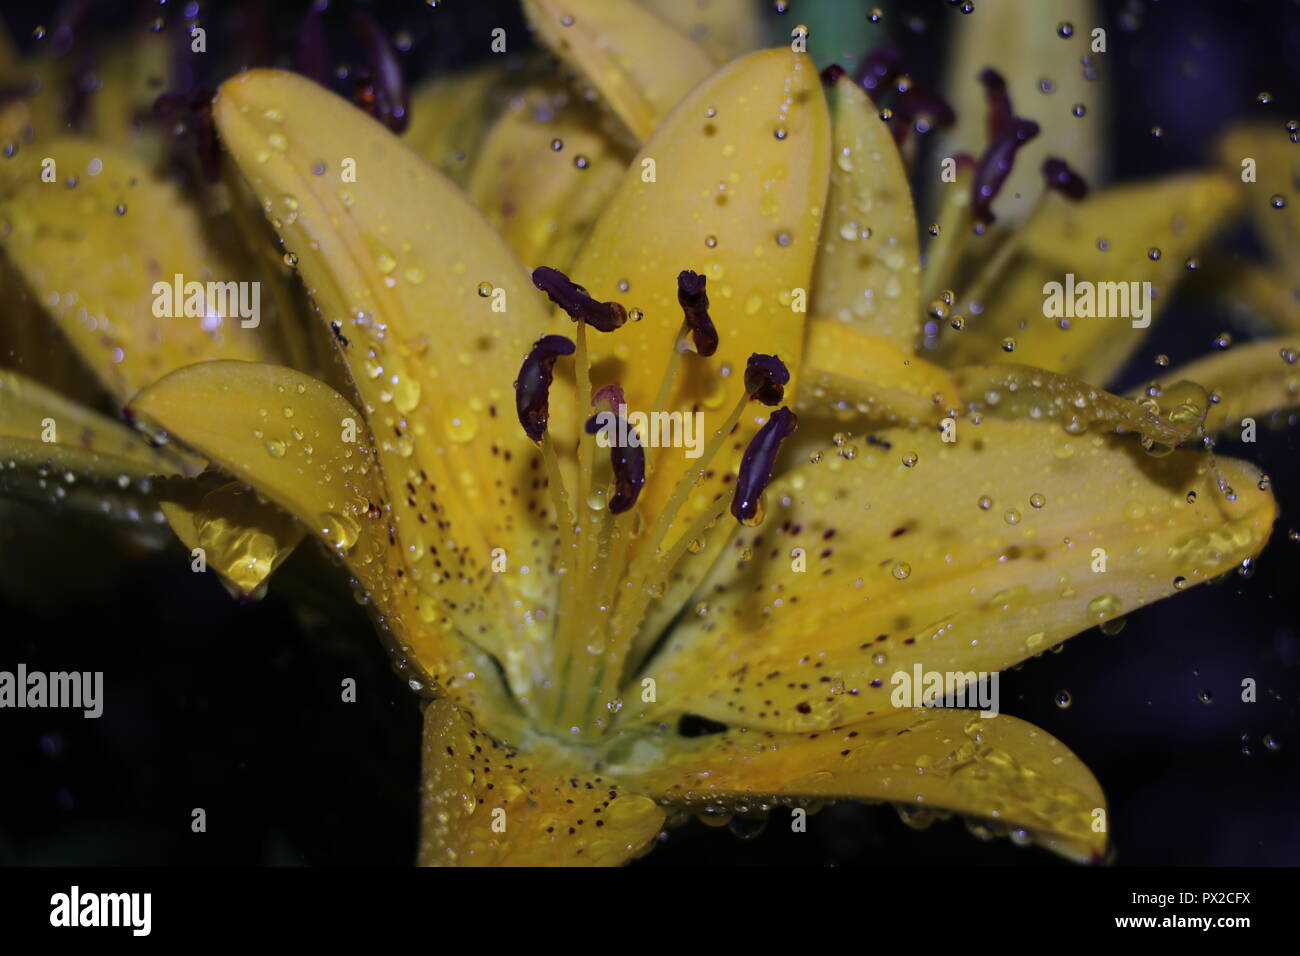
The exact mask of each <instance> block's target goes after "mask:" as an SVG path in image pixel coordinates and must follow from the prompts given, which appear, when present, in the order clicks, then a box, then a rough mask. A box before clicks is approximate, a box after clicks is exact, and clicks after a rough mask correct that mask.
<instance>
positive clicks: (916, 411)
mask: <svg viewBox="0 0 1300 956" xmlns="http://www.w3.org/2000/svg"><path fill="white" fill-rule="evenodd" d="M805 348H806V352H805V353H804V367H803V371H802V372H801V382H802V384H801V385H800V386H799V396H798V401H797V402H796V405H795V409H796V410H797V411H798V412H799V413H800V414H801V415H802V414H804V413H805V412H811V413H816V412H818V411H829V410H831V409H834V408H841V407H842V408H843V409H844V410H845V411H846V413H848V414H850V415H851V416H852V417H853V418H854V419H859V420H862V421H865V422H869V423H871V424H873V425H918V424H922V423H937V422H938V421H939V420H940V419H941V418H943V417H944V415H945V414H946V412H945V411H944V409H947V408H948V407H949V406H951V405H952V404H953V403H954V402H955V401H956V399H957V386H956V384H955V383H954V382H953V380H952V378H951V377H950V376H949V374H948V373H947V372H946V371H944V370H943V369H941V368H939V367H938V366H937V365H932V364H930V363H929V362H927V361H926V360H925V359H923V358H921V357H920V356H916V355H913V354H912V353H911V351H910V350H907V351H903V350H900V349H898V348H896V347H895V346H893V345H891V344H890V343H889V342H887V341H885V340H883V339H880V338H877V337H875V336H872V335H867V334H865V333H864V332H862V331H859V329H858V327H857V326H852V325H847V324H845V323H843V322H840V321H837V320H835V319H826V318H813V319H810V320H809V321H808V341H807V344H806V346H805Z"/></svg>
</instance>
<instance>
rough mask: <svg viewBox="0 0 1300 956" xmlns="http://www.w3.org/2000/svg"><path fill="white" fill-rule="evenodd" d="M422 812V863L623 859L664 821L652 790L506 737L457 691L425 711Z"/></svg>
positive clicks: (562, 863) (519, 863)
mask: <svg viewBox="0 0 1300 956" xmlns="http://www.w3.org/2000/svg"><path fill="white" fill-rule="evenodd" d="M421 814H422V817H423V826H422V831H421V834H420V863H421V865H423V866H547V865H550V866H617V865H618V864H620V863H624V862H626V861H627V860H629V859H631V858H632V857H633V856H634V855H636V854H637V853H639V852H640V851H641V850H642V849H643V848H645V846H646V844H648V843H649V842H650V841H651V840H653V839H654V837H655V836H656V835H657V834H658V833H659V830H660V828H661V827H662V826H663V822H664V811H663V810H662V809H660V808H659V806H658V805H657V804H656V803H655V802H654V801H653V800H651V799H649V798H648V797H644V796H641V795H640V794H637V793H634V792H629V791H627V790H625V789H623V788H622V787H620V786H619V785H618V784H617V783H615V782H614V781H612V780H609V779H606V778H603V777H600V776H595V775H592V774H590V773H579V772H568V771H566V770H565V768H564V767H563V766H559V767H556V766H552V765H550V764H549V763H548V762H547V760H546V759H545V758H544V756H541V755H538V754H534V753H521V752H519V751H517V750H514V749H513V748H511V747H509V746H507V745H505V744H501V743H499V742H498V741H496V740H495V739H493V738H492V737H490V736H488V735H487V734H486V733H484V732H483V731H482V730H480V729H477V727H476V725H475V723H474V720H473V718H472V716H471V715H470V714H469V713H468V712H467V711H465V710H462V709H461V708H459V707H457V706H456V705H455V704H454V703H452V702H451V701H449V700H435V701H431V702H430V703H429V705H428V707H427V709H426V710H425V712H424V786H423V797H422V799H421Z"/></svg>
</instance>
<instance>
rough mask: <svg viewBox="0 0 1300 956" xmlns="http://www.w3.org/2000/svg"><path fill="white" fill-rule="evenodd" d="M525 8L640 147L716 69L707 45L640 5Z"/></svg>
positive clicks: (529, 0)
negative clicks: (704, 45) (700, 43)
mask: <svg viewBox="0 0 1300 956" xmlns="http://www.w3.org/2000/svg"><path fill="white" fill-rule="evenodd" d="M524 11H525V12H526V13H527V14H528V20H529V22H530V23H531V24H532V26H533V29H534V30H535V31H536V32H537V34H538V38H539V39H540V40H541V42H543V43H544V44H546V46H547V47H548V48H550V50H551V51H552V52H554V53H555V54H556V55H557V56H559V57H560V58H561V59H562V60H564V62H565V63H567V64H568V65H569V66H571V67H573V69H575V70H576V71H577V72H578V73H579V74H580V75H581V76H582V78H583V79H584V80H585V81H586V82H587V83H589V84H590V85H591V86H593V87H595V89H596V90H598V91H599V92H600V95H601V97H602V98H603V100H604V102H605V103H606V105H608V106H609V107H610V109H612V110H613V111H614V113H615V114H616V115H617V116H618V118H619V119H621V120H622V121H623V123H624V125H626V126H627V128H628V130H630V131H631V133H632V135H633V136H634V137H635V138H636V139H637V141H638V142H641V143H644V142H645V141H646V140H648V139H649V138H650V134H651V133H653V132H654V130H655V127H656V126H657V125H658V124H659V122H660V121H661V120H662V119H663V118H664V117H665V116H667V115H668V111H669V110H671V109H672V108H673V107H674V106H676V105H677V103H678V102H679V101H680V100H681V99H682V98H683V97H684V96H685V95H686V94H687V93H688V92H690V90H691V88H692V87H693V86H695V85H696V84H697V83H699V82H701V81H702V80H703V79H704V78H705V77H707V76H708V75H709V74H710V73H711V72H713V69H714V62H713V58H712V57H710V56H709V54H708V53H706V52H705V51H704V50H703V48H701V47H700V46H699V45H698V44H696V43H695V42H694V41H693V40H691V39H690V37H688V36H686V35H685V34H683V33H682V32H680V31H679V30H677V29H676V28H675V27H673V26H671V25H670V24H669V23H668V22H666V21H665V20H661V19H660V18H659V17H657V16H656V15H655V14H653V13H651V12H650V11H649V10H647V9H645V8H644V7H642V6H640V5H639V4H637V3H635V2H634V0H524Z"/></svg>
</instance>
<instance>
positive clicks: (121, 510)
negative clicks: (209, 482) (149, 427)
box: [0, 369, 197, 522]
mask: <svg viewBox="0 0 1300 956" xmlns="http://www.w3.org/2000/svg"><path fill="white" fill-rule="evenodd" d="M195 470H197V468H195V466H194V463H193V462H186V461H184V460H182V459H181V458H180V457H178V456H177V455H175V454H172V453H170V452H165V451H162V450H159V449H155V448H150V447H149V446H148V445H147V444H146V443H145V442H144V440H143V439H142V438H141V437H140V436H139V435H137V434H136V433H135V432H133V431H132V430H131V429H130V428H128V427H126V426H125V425H123V424H121V423H120V422H116V421H114V420H113V419H111V418H107V417H105V416H103V415H100V414H98V413H97V412H94V411H91V410H90V409H89V408H86V407H85V406H83V405H79V404H77V403H76V402H72V401H69V400H68V399H66V398H64V397H63V396H62V395H60V394H59V393H57V392H55V391H52V390H50V389H48V388H45V387H44V386H42V385H40V384H38V383H37V382H34V381H32V380H31V379H29V378H26V377H25V376H23V375H20V374H18V373H17V372H11V371H9V370H7V369H0V491H3V492H4V493H6V494H12V495H15V496H17V497H21V498H26V499H28V500H31V501H35V502H37V503H40V504H50V505H54V506H56V507H70V508H74V509H77V510H80V511H85V512H88V513H90V514H93V515H99V516H102V517H106V518H113V519H115V520H124V521H132V522H140V521H149V522H153V521H161V520H162V519H161V515H159V514H158V513H157V508H156V507H155V505H154V502H153V500H152V497H151V495H152V483H153V480H154V478H155V476H158V475H177V474H183V473H186V472H191V473H192V472H193V471H195Z"/></svg>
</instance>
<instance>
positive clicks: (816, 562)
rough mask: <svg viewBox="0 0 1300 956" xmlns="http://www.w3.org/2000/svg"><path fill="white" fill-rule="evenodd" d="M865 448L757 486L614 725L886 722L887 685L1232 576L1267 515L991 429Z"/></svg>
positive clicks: (1266, 500) (1156, 466) (1172, 461)
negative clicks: (750, 505) (649, 688)
mask: <svg viewBox="0 0 1300 956" xmlns="http://www.w3.org/2000/svg"><path fill="white" fill-rule="evenodd" d="M873 439H874V443H873V444H869V445H867V446H865V447H864V448H863V449H861V450H860V451H859V452H858V454H857V456H856V457H855V458H853V459H852V460H846V459H844V458H842V457H839V456H835V455H828V456H827V457H826V459H825V461H823V462H822V463H820V464H817V465H803V466H801V467H798V468H796V469H794V470H793V471H791V472H790V473H789V474H788V475H787V476H785V477H784V478H783V479H782V481H780V482H779V483H776V484H775V485H774V486H773V488H772V489H771V490H770V491H769V498H770V500H771V501H772V502H773V505H772V506H771V507H770V508H769V512H768V517H767V521H766V522H765V525H764V526H763V527H760V528H757V529H741V530H740V531H739V532H738V533H737V534H736V535H735V536H734V538H733V540H732V542H731V548H730V549H729V551H730V554H734V555H735V558H734V559H732V557H731V556H730V555H729V556H728V557H726V558H724V560H722V561H720V562H719V563H718V565H717V566H716V567H715V568H714V569H713V571H712V572H711V574H710V575H709V576H708V578H706V579H705V581H704V584H703V586H702V587H701V588H700V589H699V590H698V592H697V595H698V600H699V601H701V602H702V603H703V604H704V605H705V606H706V608H707V613H706V614H703V615H694V616H691V617H689V618H687V619H684V620H683V621H682V622H681V623H680V624H679V626H678V627H677V629H676V630H675V631H674V633H673V636H672V637H671V638H670V639H669V642H668V644H667V646H666V647H665V650H664V651H663V652H662V655H661V656H660V657H659V658H658V659H656V660H653V661H652V665H651V667H650V668H649V669H648V670H647V672H646V674H647V676H650V677H653V678H655V680H656V684H657V687H658V698H659V703H658V704H656V705H652V706H651V707H649V708H643V709H642V710H641V711H640V712H639V713H637V714H636V715H635V716H633V714H632V713H630V712H629V713H628V716H629V718H630V719H633V720H636V719H641V720H649V719H663V718H664V717H666V716H671V714H673V713H688V714H699V715H701V716H704V717H708V718H711V719H713V720H718V721H722V722H724V723H728V724H736V725H741V726H748V727H759V728H763V729H770V730H781V731H791V730H813V729H816V730H821V729H824V728H826V727H831V726H835V725H837V724H841V723H844V722H846V721H853V720H860V719H863V718H864V717H867V716H873V715H874V716H881V715H884V714H888V713H890V712H891V711H892V710H893V709H894V708H893V706H892V703H891V677H892V675H894V674H896V673H898V672H900V671H901V672H907V673H910V672H911V670H912V668H913V666H914V665H921V666H923V667H924V668H925V669H927V670H934V671H940V672H953V673H958V674H966V673H969V672H980V671H983V672H989V673H991V672H995V671H999V670H1002V669H1003V668H1006V667H1010V666H1012V665H1014V664H1016V663H1018V662H1019V661H1022V660H1024V659H1025V658H1027V657H1030V656H1033V655H1035V654H1039V653H1041V652H1043V651H1045V650H1047V649H1048V648H1050V647H1052V646H1054V645H1056V644H1058V643H1060V642H1061V641H1063V640H1065V639H1066V638H1068V637H1070V636H1072V635H1074V634H1077V633H1079V632H1080V631H1083V630H1086V629H1088V628H1090V627H1093V626H1096V625H1098V624H1102V623H1104V622H1105V621H1108V620H1112V619H1114V618H1116V617H1119V616H1121V615H1122V614H1125V613H1128V612H1129V611H1132V610H1133V609H1135V608H1137V607H1141V606H1142V605H1145V604H1149V603H1151V602H1152V601H1156V600H1159V599H1160V598H1163V597H1167V596H1169V595H1171V594H1174V593H1176V592H1177V591H1179V590H1181V589H1183V588H1184V587H1191V586H1193V585H1196V584H1200V583H1203V582H1205V581H1208V580H1210V579H1212V578H1214V577H1215V576H1217V575H1220V574H1223V573H1224V572H1225V571H1228V570H1230V569H1232V568H1233V567H1234V566H1235V565H1237V564H1238V563H1239V562H1241V561H1242V560H1243V559H1245V558H1247V557H1250V556H1251V555H1254V554H1256V553H1258V552H1259V550H1260V549H1261V548H1262V547H1263V546H1264V543H1265V541H1266V540H1267V539H1268V536H1269V533H1270V530H1271V527H1272V523H1273V519H1274V517H1275V515H1276V511H1277V507H1276V503H1275V502H1274V500H1273V497H1272V495H1271V494H1270V493H1269V492H1267V491H1262V490H1259V489H1258V488H1257V484H1258V482H1259V473H1258V471H1257V470H1256V469H1254V468H1253V467H1252V466H1250V465H1248V464H1245V463H1243V462H1238V461H1232V460H1229V459H1222V458H1220V459H1218V461H1217V465H1216V463H1215V461H1214V460H1213V459H1211V458H1210V457H1209V456H1206V455H1204V454H1200V453H1192V452H1182V451H1176V452H1173V453H1172V454H1169V455H1167V456H1165V457H1162V458H1153V457H1150V456H1148V455H1146V454H1145V453H1143V452H1142V451H1141V450H1140V448H1139V446H1138V443H1137V442H1136V441H1135V440H1134V439H1133V437H1132V436H1115V435H1101V434H1082V435H1071V434H1069V433H1067V432H1065V431H1063V430H1062V429H1061V428H1060V427H1059V426H1058V425H1056V424H1051V423H1046V422H1038V421H1033V420H1019V421H1004V420H998V419H993V418H987V419H985V420H983V422H982V423H981V424H979V425H976V424H974V423H973V422H970V421H964V422H961V423H959V426H958V431H957V439H958V440H957V441H956V443H946V442H944V441H943V439H942V436H941V435H940V434H939V433H938V432H932V431H913V430H891V431H885V432H882V433H880V434H879V435H876V436H873ZM1219 480H1222V482H1223V484H1224V486H1227V487H1230V488H1231V489H1235V490H1234V491H1233V492H1232V494H1231V497H1229V496H1228V495H1226V494H1225V493H1222V492H1220V491H1219V485H1218V481H1219ZM1193 492H1194V495H1193V494H1192V493H1193ZM796 548H797V549H800V551H801V553H802V562H800V561H797V560H794V557H795V556H796V555H795V552H794V549H796ZM1098 549H1101V550H1098ZM751 555H752V557H751ZM1098 562H1100V564H1099V563H1098ZM805 567H806V570H803V568H805ZM1101 567H1104V568H1105V573H1101V572H1100V571H1099V570H1098V569H1099V568H1101ZM810 634H815V635H817V643H816V649H815V650H812V649H810V647H809V644H808V635H810ZM625 699H634V698H632V697H631V696H630V695H625ZM625 712H626V710H625Z"/></svg>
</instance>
